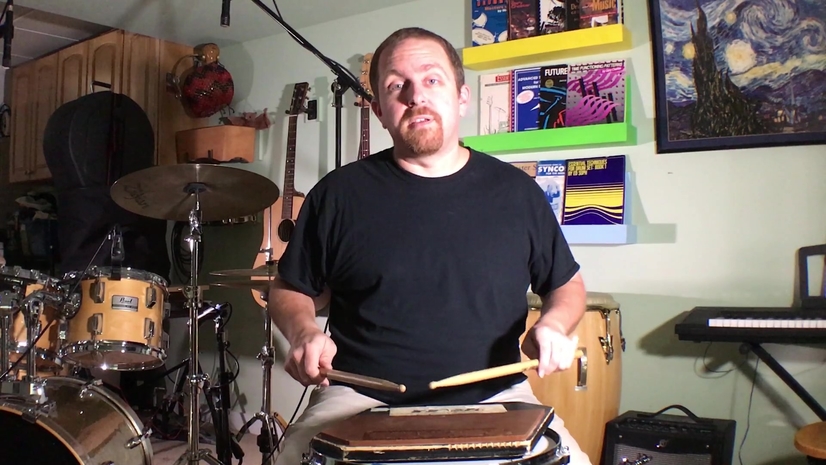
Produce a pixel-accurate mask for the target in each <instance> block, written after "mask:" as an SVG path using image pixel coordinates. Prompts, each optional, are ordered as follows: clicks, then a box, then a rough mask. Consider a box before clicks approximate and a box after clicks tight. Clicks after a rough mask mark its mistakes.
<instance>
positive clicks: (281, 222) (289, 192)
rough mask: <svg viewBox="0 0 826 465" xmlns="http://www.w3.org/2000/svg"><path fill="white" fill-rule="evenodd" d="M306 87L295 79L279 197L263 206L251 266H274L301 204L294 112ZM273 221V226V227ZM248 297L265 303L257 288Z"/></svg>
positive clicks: (299, 107)
mask: <svg viewBox="0 0 826 465" xmlns="http://www.w3.org/2000/svg"><path fill="white" fill-rule="evenodd" d="M309 88H310V85H309V84H308V83H306V82H299V83H297V84H295V86H293V96H292V100H291V102H290V109H289V110H287V114H288V115H289V117H288V119H289V127H288V131H287V155H286V160H285V163H284V165H285V166H284V189H283V192H282V195H281V197H280V198H279V199H278V200H276V201H275V203H274V204H272V206H270V207H269V208H267V209H266V210H264V237H263V239H262V241H261V248H260V249H259V252H258V255H257V256H256V258H255V263H253V266H252V267H253V269H259V268H264V269H266V268H268V266H270V265H272V266H273V267H274V265H275V263H277V262H278V259H279V258H281V255H283V254H284V250H285V249H286V248H287V244H288V243H289V242H290V239H291V238H292V234H293V230H294V229H295V220H296V219H297V218H298V212H299V211H300V210H301V205H303V204H304V194H303V193H301V192H296V190H295V145H296V142H295V135H296V125H297V124H296V123H297V120H298V115H299V114H300V113H304V112H305V110H306V109H305V107H304V102H305V100H306V98H307V90H308V89H309ZM273 225H275V226H276V227H275V229H274V230H273ZM273 232H274V233H275V234H273ZM253 279H256V278H253ZM252 297H253V299H255V302H256V303H257V304H258V305H260V306H261V307H266V306H267V303H266V302H265V301H264V300H263V299H262V298H261V294H260V292H259V291H256V290H253V291H252Z"/></svg>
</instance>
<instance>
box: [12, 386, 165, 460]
mask: <svg viewBox="0 0 826 465" xmlns="http://www.w3.org/2000/svg"><path fill="white" fill-rule="evenodd" d="M43 383H44V387H43V391H44V394H45V396H46V400H45V402H44V404H43V407H41V409H40V413H39V415H37V417H36V419H32V417H31V413H30V410H29V408H30V407H31V405H32V404H27V403H25V402H24V400H23V399H22V398H20V397H2V398H0V431H3V434H0V450H1V451H2V452H0V454H2V462H3V463H21V464H22V463H25V464H32V465H35V464H44V465H45V464H49V465H85V464H94V465H102V464H117V465H150V464H151V463H152V446H151V444H150V442H149V439H148V438H142V437H140V436H141V435H142V432H143V424H142V423H141V421H140V419H139V418H138V417H137V415H135V412H134V411H133V410H132V409H131V408H130V407H129V406H128V405H127V404H126V403H124V402H123V401H121V400H120V399H118V398H117V397H115V396H114V394H112V393H111V392H109V391H107V390H106V389H104V388H102V387H99V386H95V385H87V383H86V382H84V381H82V380H79V379H74V378H62V377H53V378H48V379H46V380H45V381H43ZM130 442H131V443H132V444H130ZM127 444H129V445H130V446H132V445H134V447H132V448H129V447H128V446H127Z"/></svg>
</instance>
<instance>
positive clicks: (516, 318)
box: [268, 28, 590, 465]
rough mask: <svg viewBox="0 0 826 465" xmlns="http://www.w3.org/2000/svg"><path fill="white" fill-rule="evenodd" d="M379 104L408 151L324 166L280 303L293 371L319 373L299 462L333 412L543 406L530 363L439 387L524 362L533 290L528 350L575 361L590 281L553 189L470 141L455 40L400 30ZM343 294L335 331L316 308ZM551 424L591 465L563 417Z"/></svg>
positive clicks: (379, 69) (289, 452)
mask: <svg viewBox="0 0 826 465" xmlns="http://www.w3.org/2000/svg"><path fill="white" fill-rule="evenodd" d="M370 83H371V86H372V88H373V90H374V94H375V98H374V101H373V104H372V108H373V111H374V113H375V114H376V116H377V117H378V119H379V120H380V121H381V123H382V125H383V126H384V127H385V128H386V129H387V130H388V132H389V133H390V136H391V137H392V139H393V147H392V148H390V149H387V150H384V151H382V152H379V153H376V154H374V155H372V156H370V157H367V158H365V159H363V160H359V161H357V162H354V163H350V164H347V165H345V166H343V167H341V168H340V169H337V170H334V171H333V172H331V173H329V174H328V175H326V176H324V178H323V179H321V180H320V181H319V182H318V184H317V185H316V186H314V188H313V189H312V190H311V191H310V192H309V193H308V195H307V198H306V200H305V202H304V205H303V206H302V210H301V213H300V214H299V217H298V221H297V224H296V229H295V233H294V235H293V239H292V240H291V242H290V244H289V246H288V247H287V249H286V251H285V252H284V254H283V256H282V257H281V259H280V260H279V264H278V272H279V276H280V278H279V279H276V280H275V281H274V284H273V286H272V288H271V290H270V293H269V298H268V302H269V304H268V305H269V312H270V315H271V316H272V319H273V321H274V323H275V325H276V326H277V327H278V328H279V330H280V331H281V332H282V333H283V334H284V336H285V337H286V339H287V341H288V342H289V343H290V352H289V354H288V356H287V360H286V362H285V370H286V371H287V372H288V373H289V374H290V375H291V376H292V377H293V378H295V379H296V380H298V381H299V382H301V383H302V384H303V385H305V386H309V385H319V387H318V388H317V389H315V390H314V391H313V392H312V395H311V397H310V401H309V405H308V406H307V408H306V409H305V410H304V412H303V414H302V415H301V417H300V418H299V419H298V421H297V422H296V423H295V424H293V425H292V426H290V427H289V428H288V429H287V433H286V438H285V442H284V451H283V452H282V453H281V454H280V456H279V457H278V461H277V463H278V464H279V465H298V464H299V463H300V460H301V454H302V453H303V452H307V451H308V445H309V442H310V440H312V438H313V437H314V436H315V435H316V434H318V432H320V431H321V430H322V429H324V427H326V426H327V425H329V424H330V423H332V422H335V421H338V420H342V419H346V418H349V417H351V416H353V415H355V414H357V413H359V412H361V411H364V410H367V409H370V408H373V407H378V406H381V405H447V404H452V405H457V404H474V403H480V402H504V401H526V402H533V403H537V404H538V403H539V402H538V401H537V400H536V398H535V397H534V396H533V394H532V392H531V388H530V385H529V384H528V383H527V381H525V376H524V375H523V374H519V375H514V376H508V377H501V378H495V379H492V380H487V381H482V382H478V383H472V384H469V385H464V386H458V387H451V388H444V389H437V390H432V391H431V390H429V389H428V383H429V382H431V381H435V380H438V379H442V378H445V377H448V376H452V375H456V374H460V373H466V372H470V371H476V370H480V369H484V368H490V367H493V366H499V365H504V364H508V363H515V362H519V361H520V347H519V337H520V335H521V334H522V333H523V332H524V330H525V320H526V318H527V303H526V291H527V288H528V286H529V285H530V287H531V288H532V290H533V292H535V293H537V294H539V295H542V296H545V299H544V306H543V316H542V317H541V318H540V319H539V321H538V322H537V323H536V325H535V326H534V327H533V328H531V329H530V331H529V332H528V335H527V336H526V339H525V345H524V347H523V348H522V349H523V350H524V352H525V354H526V355H528V356H529V357H531V358H538V359H539V361H540V364H539V367H538V372H539V375H540V376H543V375H544V374H545V373H551V372H553V371H556V370H564V369H567V368H569V367H570V365H571V363H572V361H573V358H574V352H575V348H576V342H575V341H572V340H571V339H569V337H568V334H570V333H571V331H572V330H573V328H574V327H575V326H576V324H577V323H578V321H579V320H580V318H581V317H582V315H583V314H584V312H585V289H584V285H583V283H582V278H581V277H580V275H579V265H578V264H577V263H576V262H575V261H574V258H573V256H572V254H571V251H570V249H569V248H568V244H567V242H566V241H565V238H564V237H563V236H562V233H561V231H560V228H559V225H558V224H557V222H556V218H555V217H554V215H553V213H552V212H551V209H550V207H549V205H548V203H547V202H546V201H545V197H544V194H543V192H542V189H541V188H540V187H539V186H538V185H537V184H536V183H535V182H534V181H533V180H532V179H531V178H530V177H528V176H526V175H525V174H524V173H523V172H522V171H520V170H518V169H517V168H515V167H513V166H510V165H509V164H507V163H504V162H501V161H499V160H497V159H495V158H493V157H490V156H488V155H485V154H482V153H480V152H476V151H473V150H469V149H467V148H464V147H461V146H460V145H459V134H458V129H459V120H460V118H461V117H463V116H464V115H465V113H466V112H467V107H468V105H469V102H470V89H469V87H468V86H467V85H466V84H465V82H464V72H463V70H462V63H461V59H460V58H459V56H458V54H457V53H456V51H455V50H454V49H453V47H452V46H451V45H450V44H449V43H448V42H447V41H445V40H444V39H443V38H441V37H440V36H438V35H436V34H433V33H431V32H428V31H425V30H423V29H419V28H407V29H401V30H399V31H396V32H395V33H393V34H392V35H390V37H388V38H387V39H386V40H385V41H384V42H383V43H382V44H381V45H380V46H379V47H378V49H377V50H376V51H375V53H374V56H373V66H372V67H371V73H370ZM328 303H329V308H330V310H329V312H330V316H329V324H330V336H329V337H328V336H327V335H326V334H325V333H324V332H323V331H322V330H321V329H320V328H319V327H318V325H317V324H316V321H315V312H316V311H317V310H318V309H320V308H323V307H325V306H326V305H328ZM331 368H336V369H338V370H343V371H347V372H352V373H357V374H361V375H366V376H372V377H376V378H380V379H385V380H388V381H392V382H395V383H400V384H405V385H406V386H407V392H405V393H403V394H399V393H388V392H386V391H378V390H372V389H366V388H362V387H359V386H348V385H345V384H343V383H335V382H333V383H331V382H330V381H329V380H328V379H326V378H325V376H324V370H325V369H331ZM551 428H552V429H554V431H556V432H557V433H559V434H560V435H561V436H562V443H563V445H565V446H568V447H569V448H570V449H571V452H572V457H571V463H572V464H574V465H580V464H589V463H590V462H589V460H588V457H587V456H586V455H585V454H583V453H582V452H581V451H580V449H579V446H578V445H577V444H576V442H575V441H574V440H573V438H571V436H570V434H568V432H567V430H566V429H565V428H564V425H563V423H562V420H561V419H559V418H555V419H554V421H553V423H552V425H551Z"/></svg>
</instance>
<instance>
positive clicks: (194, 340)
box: [175, 183, 229, 465]
mask: <svg viewBox="0 0 826 465" xmlns="http://www.w3.org/2000/svg"><path fill="white" fill-rule="evenodd" d="M186 191H187V193H188V194H189V195H192V196H194V197H195V204H194V205H193V207H192V209H191V210H190V212H189V233H188V234H187V236H186V241H187V242H188V243H189V250H190V253H191V254H192V260H191V261H190V265H189V267H190V277H189V281H190V285H189V286H188V287H187V288H186V289H185V291H184V292H185V294H186V298H187V305H188V306H189V321H188V322H187V324H188V325H189V376H188V377H189V383H188V387H189V389H188V391H189V409H188V413H189V416H188V420H189V431H188V437H187V444H188V448H187V451H186V452H184V453H183V454H182V455H181V457H180V458H178V460H177V461H176V462H175V465H183V464H184V463H188V464H190V465H191V464H196V463H198V462H200V461H201V460H203V461H205V462H207V463H210V464H211V465H229V464H222V463H221V461H219V460H218V459H217V458H215V457H213V456H212V454H211V452H210V451H209V449H201V448H200V446H199V443H200V431H199V427H200V424H199V422H200V420H201V416H200V414H199V411H200V409H199V399H200V392H201V388H203V383H204V382H205V381H206V375H205V374H204V373H201V372H200V371H199V367H200V365H199V363H198V310H199V309H200V308H201V300H202V299H201V293H200V292H198V274H199V273H200V271H201V270H200V267H199V265H198V260H200V253H201V193H202V192H205V191H206V186H204V185H203V184H201V183H190V184H189V185H188V186H187V187H186Z"/></svg>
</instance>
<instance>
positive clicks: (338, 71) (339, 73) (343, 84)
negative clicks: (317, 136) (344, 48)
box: [252, 0, 373, 168]
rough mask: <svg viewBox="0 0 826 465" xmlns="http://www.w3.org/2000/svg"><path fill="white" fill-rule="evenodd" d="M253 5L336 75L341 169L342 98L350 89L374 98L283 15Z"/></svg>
mask: <svg viewBox="0 0 826 465" xmlns="http://www.w3.org/2000/svg"><path fill="white" fill-rule="evenodd" d="M252 3H255V4H256V5H257V6H258V7H259V8H261V9H262V10H264V12H265V13H267V14H268V15H269V16H270V17H271V18H272V19H274V20H275V22H277V23H278V24H280V25H281V27H283V28H284V29H285V30H286V31H287V32H288V33H289V34H290V35H291V36H292V37H293V39H295V41H296V42H298V44H299V45H301V46H302V47H304V48H305V49H307V50H308V51H309V52H310V53H312V54H313V55H315V56H316V57H317V58H318V59H319V60H321V62H322V63H324V64H325V65H327V67H328V68H330V71H332V72H333V74H335V75H336V79H335V81H333V84H332V85H331V89H332V91H333V94H334V103H333V106H334V107H335V108H336V168H339V167H341V108H342V103H341V100H342V99H341V96H342V95H343V94H344V93H345V92H347V90H348V89H352V90H353V92H355V93H356V95H358V96H360V97H362V98H363V99H365V101H367V102H372V101H373V98H372V97H371V96H370V93H369V92H367V90H366V89H365V88H364V87H362V85H361V84H360V83H359V80H358V78H356V77H355V76H354V75H353V73H351V72H350V71H349V70H347V69H346V68H344V67H343V66H341V65H340V64H338V63H336V62H335V61H333V60H331V59H330V58H327V57H326V56H324V55H323V54H322V53H321V52H319V51H318V49H316V48H315V47H313V46H312V45H311V44H310V43H309V42H307V40H305V39H304V37H302V36H301V34H299V33H298V32H296V30H295V29H293V28H292V27H291V26H290V25H289V24H287V23H285V22H284V20H283V19H282V18H281V15H279V14H276V13H275V12H274V11H272V10H271V9H270V8H269V7H268V6H267V5H264V3H263V2H262V1H261V0H252Z"/></svg>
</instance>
